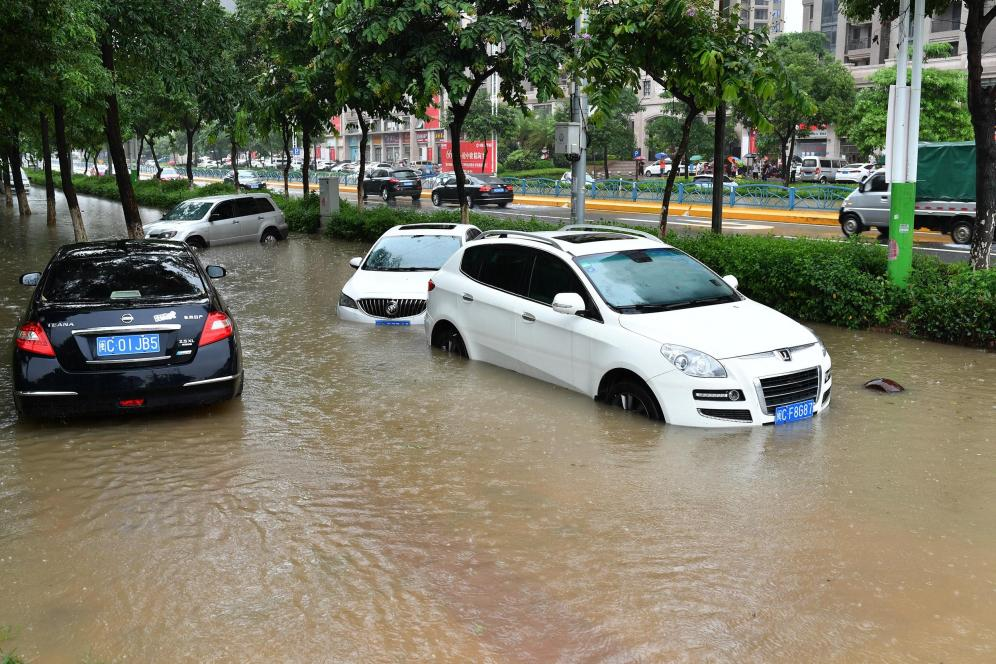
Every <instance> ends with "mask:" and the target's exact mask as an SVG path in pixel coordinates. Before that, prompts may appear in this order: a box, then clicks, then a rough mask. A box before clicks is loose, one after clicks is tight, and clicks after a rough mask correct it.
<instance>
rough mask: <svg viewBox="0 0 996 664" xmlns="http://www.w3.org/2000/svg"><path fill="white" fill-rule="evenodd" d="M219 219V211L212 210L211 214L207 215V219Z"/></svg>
mask: <svg viewBox="0 0 996 664" xmlns="http://www.w3.org/2000/svg"><path fill="white" fill-rule="evenodd" d="M219 219H221V213H220V212H212V213H211V216H210V217H208V221H218V220H219Z"/></svg>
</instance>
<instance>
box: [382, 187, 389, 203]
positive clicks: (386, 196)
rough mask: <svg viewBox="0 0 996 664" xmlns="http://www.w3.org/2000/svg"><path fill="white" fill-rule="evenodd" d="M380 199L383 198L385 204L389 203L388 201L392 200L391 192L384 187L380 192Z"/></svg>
mask: <svg viewBox="0 0 996 664" xmlns="http://www.w3.org/2000/svg"><path fill="white" fill-rule="evenodd" d="M380 197H381V198H382V199H383V200H384V201H385V202H387V201H389V200H391V192H389V191H388V190H387V187H384V188H383V189H381V190H380Z"/></svg>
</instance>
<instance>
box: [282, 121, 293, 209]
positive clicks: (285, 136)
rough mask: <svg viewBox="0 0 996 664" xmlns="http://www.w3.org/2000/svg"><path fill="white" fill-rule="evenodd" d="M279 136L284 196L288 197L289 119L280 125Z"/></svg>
mask: <svg viewBox="0 0 996 664" xmlns="http://www.w3.org/2000/svg"><path fill="white" fill-rule="evenodd" d="M280 133H281V138H283V140H284V197H286V198H289V197H290V182H289V180H290V143H291V127H290V121H289V120H287V119H284V121H283V124H282V125H281V126H280Z"/></svg>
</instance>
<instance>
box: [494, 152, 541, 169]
mask: <svg viewBox="0 0 996 664" xmlns="http://www.w3.org/2000/svg"><path fill="white" fill-rule="evenodd" d="M536 162H539V164H538V165H537V163H536ZM545 165H546V164H545V163H544V162H543V161H542V160H541V159H540V158H539V155H538V154H536V153H535V152H532V151H531V150H513V151H512V152H510V153H509V154H508V156H507V157H505V161H504V162H503V163H502V170H509V171H525V170H530V169H533V168H542V167H543V166H545Z"/></svg>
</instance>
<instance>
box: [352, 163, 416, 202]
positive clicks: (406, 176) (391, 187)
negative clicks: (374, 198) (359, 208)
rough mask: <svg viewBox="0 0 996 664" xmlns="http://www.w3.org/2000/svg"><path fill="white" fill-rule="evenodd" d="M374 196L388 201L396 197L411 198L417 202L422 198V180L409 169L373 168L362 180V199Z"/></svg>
mask: <svg viewBox="0 0 996 664" xmlns="http://www.w3.org/2000/svg"><path fill="white" fill-rule="evenodd" d="M369 194H376V195H378V196H380V197H381V198H383V199H384V200H385V201H389V200H391V199H392V198H396V197H398V196H411V199H412V200H413V201H417V200H418V199H419V198H420V197H421V196H422V180H421V179H419V174H418V172H416V171H413V170H412V169H410V168H374V169H373V171H371V172H370V173H369V174H368V175H367V176H366V177H364V178H363V197H364V198H366V197H367V196H368V195H369Z"/></svg>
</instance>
